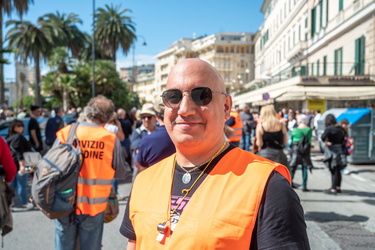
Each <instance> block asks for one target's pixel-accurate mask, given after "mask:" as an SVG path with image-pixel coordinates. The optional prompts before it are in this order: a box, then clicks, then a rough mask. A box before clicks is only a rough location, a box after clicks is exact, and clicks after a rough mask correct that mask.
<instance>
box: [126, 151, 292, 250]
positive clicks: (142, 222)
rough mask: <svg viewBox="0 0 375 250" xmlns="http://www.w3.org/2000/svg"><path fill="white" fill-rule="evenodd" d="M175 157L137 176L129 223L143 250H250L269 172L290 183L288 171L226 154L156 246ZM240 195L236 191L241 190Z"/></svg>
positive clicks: (237, 153) (254, 157) (167, 207)
mask: <svg viewBox="0 0 375 250" xmlns="http://www.w3.org/2000/svg"><path fill="white" fill-rule="evenodd" d="M174 157H175V154H173V155H172V156H170V157H168V158H166V159H164V160H162V161H160V162H159V163H157V164H155V165H154V166H153V167H151V168H148V169H147V170H145V171H143V172H142V173H140V174H139V175H138V176H137V178H136V180H135V182H134V186H133V190H132V195H131V199H130V204H129V209H130V210H129V219H130V220H131V221H132V225H133V228H134V230H135V234H136V237H137V240H136V248H137V250H143V249H147V250H148V249H153V250H154V249H228V250H232V249H247V250H248V249H249V247H250V243H251V236H252V233H253V228H254V226H255V223H256V220H257V214H258V209H259V206H260V203H261V200H262V196H263V192H264V189H265V186H266V184H267V181H268V178H269V175H270V174H271V173H272V171H273V170H276V171H278V172H279V173H281V174H282V175H283V176H284V177H285V178H286V179H287V180H288V181H289V183H291V178H290V174H289V171H288V169H287V168H286V167H285V166H283V165H280V164H278V163H275V162H272V161H269V160H267V159H265V158H262V157H260V156H257V155H254V154H251V153H249V152H247V151H244V150H242V149H239V148H235V149H232V150H231V151H229V152H228V153H227V154H226V155H225V156H224V157H223V158H222V159H220V161H219V162H218V163H217V165H216V166H215V168H214V169H213V170H212V171H211V172H210V173H209V174H208V175H207V177H206V178H205V179H204V181H203V182H202V184H201V185H200V186H199V187H198V189H197V190H196V191H195V193H194V194H193V196H192V197H191V198H190V201H189V203H188V204H187V206H186V208H185V209H184V211H183V213H182V215H181V217H180V220H179V222H178V224H177V226H176V228H175V230H174V232H173V234H172V235H170V232H167V233H166V238H165V240H164V242H162V243H159V242H158V241H156V237H157V235H158V231H157V225H158V224H159V223H163V222H164V221H166V219H167V218H169V213H170V204H171V187H172V181H173V178H171V176H172V175H173V168H174V166H173V163H174ZM239 190H240V191H239Z"/></svg>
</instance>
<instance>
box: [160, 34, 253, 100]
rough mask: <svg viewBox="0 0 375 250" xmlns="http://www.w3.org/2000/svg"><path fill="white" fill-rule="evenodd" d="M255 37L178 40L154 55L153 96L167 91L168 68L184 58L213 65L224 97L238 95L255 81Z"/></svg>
mask: <svg viewBox="0 0 375 250" xmlns="http://www.w3.org/2000/svg"><path fill="white" fill-rule="evenodd" d="M254 39H255V34H251V33H231V32H221V33H217V34H213V35H210V36H203V37H198V38H196V39H186V38H185V39H180V40H178V41H176V42H174V43H173V44H172V45H171V46H170V47H169V49H168V50H166V51H163V52H161V53H159V54H158V55H157V59H158V61H157V62H156V64H155V86H156V88H155V93H161V92H162V91H164V90H165V88H166V83H167V78H168V74H169V72H170V70H171V68H172V67H173V66H174V65H175V64H176V63H177V62H179V61H181V60H183V59H186V58H200V59H202V60H205V61H207V62H209V63H210V64H212V65H213V66H214V67H215V68H216V69H217V70H218V71H219V73H220V74H221V76H222V77H223V79H224V81H225V85H226V89H227V93H231V94H234V93H238V92H240V91H242V90H244V89H245V87H244V86H245V83H247V82H250V81H251V80H252V79H254V75H255V72H254Z"/></svg>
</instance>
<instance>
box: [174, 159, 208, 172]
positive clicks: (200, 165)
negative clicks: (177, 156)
mask: <svg viewBox="0 0 375 250" xmlns="http://www.w3.org/2000/svg"><path fill="white" fill-rule="evenodd" d="M208 161H209V160H207V161H206V162H203V163H202V164H199V165H198V166H196V167H195V168H193V169H190V170H186V169H185V167H183V166H180V165H179V164H177V165H178V166H180V168H182V170H184V171H185V172H186V173H188V174H190V173H191V172H194V171H195V170H197V169H198V168H200V167H202V166H203V165H204V164H206V163H207V162H208Z"/></svg>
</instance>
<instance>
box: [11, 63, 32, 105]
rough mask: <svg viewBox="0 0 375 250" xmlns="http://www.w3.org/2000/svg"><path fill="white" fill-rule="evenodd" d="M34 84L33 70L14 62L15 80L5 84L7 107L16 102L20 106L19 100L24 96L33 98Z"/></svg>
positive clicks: (26, 65)
mask: <svg viewBox="0 0 375 250" xmlns="http://www.w3.org/2000/svg"><path fill="white" fill-rule="evenodd" d="M35 82H36V77H35V69H34V68H32V67H31V68H30V67H29V65H28V64H24V63H20V62H16V79H15V81H12V82H10V83H6V84H5V85H6V87H5V96H6V97H5V99H6V100H7V103H8V104H9V106H13V105H14V104H15V103H16V102H17V103H18V105H20V100H21V99H22V98H23V97H24V96H35V94H34V90H33V89H34V88H35Z"/></svg>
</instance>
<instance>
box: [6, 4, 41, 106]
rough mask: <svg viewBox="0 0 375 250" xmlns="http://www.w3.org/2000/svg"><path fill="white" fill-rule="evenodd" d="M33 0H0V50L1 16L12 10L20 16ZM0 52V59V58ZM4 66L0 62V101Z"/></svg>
mask: <svg viewBox="0 0 375 250" xmlns="http://www.w3.org/2000/svg"><path fill="white" fill-rule="evenodd" d="M30 3H34V0H1V1H0V50H2V49H3V17H4V16H5V15H8V16H9V15H10V14H11V13H12V11H13V10H15V11H16V12H17V14H18V15H19V16H20V17H22V15H23V14H24V13H26V12H27V11H28V10H29V4H30ZM2 58H3V57H2V55H1V54H0V59H2ZM4 92H5V89H4V66H3V65H2V64H0V103H4V101H5V98H4Z"/></svg>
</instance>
